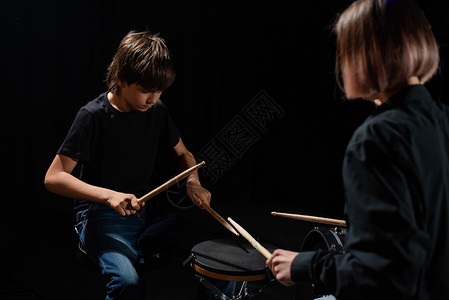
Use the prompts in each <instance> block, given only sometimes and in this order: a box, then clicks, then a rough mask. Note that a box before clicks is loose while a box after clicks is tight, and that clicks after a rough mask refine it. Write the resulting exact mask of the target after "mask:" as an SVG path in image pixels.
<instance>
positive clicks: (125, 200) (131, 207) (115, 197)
mask: <svg viewBox="0 0 449 300" xmlns="http://www.w3.org/2000/svg"><path fill="white" fill-rule="evenodd" d="M106 204H107V205H109V207H111V208H113V209H114V210H115V211H116V212H118V213H119V214H120V215H121V216H129V215H133V214H135V213H136V211H138V210H139V209H140V207H141V206H143V205H145V203H142V204H139V203H138V202H137V198H136V196H134V195H133V194H124V193H119V192H112V193H111V194H110V195H109V196H108V199H107V200H106Z"/></svg>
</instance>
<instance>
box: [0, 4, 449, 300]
mask: <svg viewBox="0 0 449 300" xmlns="http://www.w3.org/2000/svg"><path fill="white" fill-rule="evenodd" d="M350 2H351V1H348V0H338V1H337V0H319V1H317V0H314V1H265V2H263V3H255V4H249V3H246V2H243V1H238V2H237V1H236V2H229V1H227V2H224V1H220V2H217V1H208V2H206V1H204V2H202V3H200V2H190V1H142V0H130V1H112V0H111V1H68V0H67V1H49V0H46V1H30V0H29V1H9V2H8V3H5V4H6V6H5V5H4V6H3V8H2V24H3V25H2V40H3V41H2V47H1V58H0V59H1V62H2V80H1V83H0V84H1V95H2V101H3V102H2V104H3V118H2V120H3V121H2V124H3V126H2V154H3V155H2V160H3V163H2V167H1V169H2V178H3V179H2V182H3V194H4V196H3V209H2V210H1V226H0V228H1V229H0V230H1V233H2V234H1V236H2V242H1V245H2V250H3V252H2V253H4V254H3V256H4V257H3V261H2V263H1V265H2V266H1V268H0V280H1V283H0V286H2V290H0V298H2V293H3V294H14V293H16V294H19V293H22V295H23V297H25V298H23V299H35V298H39V297H40V298H41V299H61V297H64V299H102V297H103V296H102V289H101V286H102V284H101V282H100V283H99V282H98V280H97V278H98V276H97V274H95V273H89V272H88V271H86V270H85V269H84V268H83V266H80V264H79V263H78V261H77V259H76V255H75V246H76V236H75V234H74V231H73V218H72V214H71V210H72V202H71V201H70V200H68V199H64V198H62V197H59V196H55V195H52V194H50V193H48V192H46V191H45V189H44V187H43V178H44V175H45V172H46V170H47V168H48V166H49V165H50V163H51V161H52V159H53V157H54V155H55V151H56V150H57V148H58V147H59V145H60V144H61V143H62V141H63V139H64V137H65V135H66V133H67V131H68V129H69V127H70V125H71V123H72V121H73V119H74V117H75V115H76V112H77V111H78V109H79V108H80V107H81V106H83V105H84V104H85V103H87V102H88V101H90V100H92V99H94V98H95V97H97V96H98V95H99V94H100V93H102V92H103V91H105V84H104V82H103V80H104V75H105V73H106V70H107V65H108V64H109V62H110V60H111V58H112V56H113V54H114V52H115V50H116V48H117V46H118V43H119V42H120V40H121V38H122V37H123V36H124V35H125V34H126V33H127V32H128V31H130V30H137V31H140V30H145V29H149V30H151V31H152V32H159V33H160V34H161V36H162V37H163V38H164V39H165V40H166V42H167V44H168V47H169V48H170V49H171V51H172V53H173V56H174V60H175V66H176V69H177V78H176V81H175V83H174V84H173V86H172V87H170V88H169V89H168V90H167V91H165V92H164V93H163V95H162V100H163V101H164V103H165V104H166V106H167V107H168V109H169V111H170V113H171V116H172V118H173V119H174V121H175V123H176V124H177V126H178V127H179V128H180V129H181V131H182V138H183V140H184V143H185V144H186V145H187V147H188V149H189V150H190V151H191V152H192V153H193V154H194V155H196V156H197V158H198V159H206V161H207V162H208V164H207V165H206V166H205V167H203V168H202V170H201V172H200V176H201V179H202V180H203V184H204V185H205V186H206V187H207V188H209V189H210V190H211V192H212V194H213V202H212V207H214V208H215V209H216V210H217V211H218V212H219V213H221V214H222V215H223V217H227V216H230V217H232V218H233V219H234V220H236V221H237V222H239V223H240V225H242V226H243V227H245V228H246V229H247V230H248V231H249V232H250V233H252V234H253V235H254V236H256V237H259V238H260V239H261V241H269V242H272V243H275V244H276V245H278V246H280V247H284V248H288V249H296V250H298V249H299V246H300V243H301V241H302V240H303V238H304V237H305V234H306V233H307V231H308V230H310V229H312V228H313V224H310V223H304V222H301V221H294V220H287V219H281V218H277V217H272V216H271V215H270V212H271V211H282V212H292V213H304V214H313V215H319V216H325V217H334V218H343V204H344V195H343V190H342V187H341V175H340V168H341V163H342V158H343V153H344V150H345V146H346V143H347V142H348V140H349V138H350V136H351V134H352V133H353V131H354V129H355V128H356V127H357V126H358V125H359V124H361V122H363V120H364V119H365V118H366V117H367V115H368V114H369V113H370V112H371V111H372V110H373V109H374V107H373V105H372V104H371V103H368V102H366V101H363V100H357V101H347V100H344V99H343V97H342V94H341V92H340V91H339V89H338V88H337V87H336V84H335V78H334V52H335V40H334V36H333V35H332V32H331V30H330V26H331V24H332V22H333V21H334V19H335V16H336V14H337V13H338V12H340V11H341V10H342V9H344V8H345V7H346V6H347V5H348V3H350ZM420 4H421V6H422V8H423V9H424V10H425V12H426V14H427V16H428V18H429V19H430V22H431V24H432V27H433V29H434V32H435V34H436V36H437V39H438V41H439V43H440V48H441V57H442V64H441V70H440V72H439V74H438V75H437V76H436V77H435V78H433V79H432V81H431V82H430V83H429V84H428V88H429V89H430V91H431V93H432V94H433V96H434V97H435V98H436V99H438V100H439V101H442V102H445V103H448V102H449V90H448V83H449V82H448V80H449V79H448V78H449V77H448V76H449V75H448V73H449V72H448V67H447V62H448V59H449V57H448V55H449V50H448V48H449V23H448V19H447V18H446V17H445V16H444V8H443V6H444V5H443V4H444V1H442V0H441V1H432V2H430V1H420ZM3 22H6V24H4V23H3ZM111 163H113V162H111ZM175 173H176V168H175V167H174V164H173V162H171V161H167V160H166V159H165V158H161V160H160V161H159V167H158V173H157V175H158V176H157V177H158V178H155V179H154V180H155V183H157V182H162V181H163V180H165V179H168V177H169V176H173V175H175ZM161 201H163V199H162V200H161ZM174 212H175V213H178V214H179V215H180V216H181V217H183V218H186V219H188V220H189V221H193V222H196V223H198V224H199V225H200V226H211V227H214V226H216V230H217V231H219V230H222V229H221V228H220V226H219V225H217V224H215V221H214V220H213V219H211V218H210V216H208V215H207V214H206V213H205V212H203V211H200V210H198V209H195V208H193V209H187V210H185V209H184V210H177V209H174ZM171 284H172V285H173V286H174V287H176V286H178V287H180V286H182V282H181V283H180V282H171ZM83 290H84V292H83ZM89 290H92V292H90V293H89V292H88V291H89ZM289 293H290V292H289V291H288V290H287V289H285V290H281V291H280V292H279V295H281V294H282V295H284V294H285V295H286V296H285V297H288V295H290V294H289ZM17 297H18V296H17ZM26 297H29V298H26ZM33 297H34V298H33ZM279 297H280V298H281V296H279ZM4 298H5V297H3V298H2V299H4ZM6 299H8V298H6ZM9 299H22V298H13V296H10V298H9ZM272 299H274V298H272Z"/></svg>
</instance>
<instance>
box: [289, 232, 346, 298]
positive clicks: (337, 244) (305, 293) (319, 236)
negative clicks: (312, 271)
mask: <svg viewBox="0 0 449 300" xmlns="http://www.w3.org/2000/svg"><path fill="white" fill-rule="evenodd" d="M345 242H346V228H344V227H327V226H317V227H315V228H314V229H313V230H311V231H309V233H308V234H307V235H306V237H305V238H304V240H303V242H302V245H301V251H314V250H319V249H320V250H325V251H331V252H342V253H344V252H345ZM320 296H323V295H319V294H317V293H316V292H315V289H314V287H313V286H312V285H310V286H309V285H304V284H297V285H296V286H295V299H301V300H312V299H315V300H316V299H318V298H317V297H320ZM319 299H335V297H334V296H331V295H328V296H326V297H325V298H319Z"/></svg>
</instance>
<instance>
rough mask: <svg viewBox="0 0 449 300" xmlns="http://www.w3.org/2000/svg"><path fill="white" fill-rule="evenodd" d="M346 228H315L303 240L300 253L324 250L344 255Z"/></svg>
mask: <svg viewBox="0 0 449 300" xmlns="http://www.w3.org/2000/svg"><path fill="white" fill-rule="evenodd" d="M346 234H347V231H346V228H344V227H327V226H317V227H315V228H314V229H313V230H311V231H309V233H308V234H307V235H306V237H305V238H304V240H303V242H302V244H301V251H314V250H318V249H321V250H326V251H336V252H342V253H344V252H345V251H346V248H345V243H346Z"/></svg>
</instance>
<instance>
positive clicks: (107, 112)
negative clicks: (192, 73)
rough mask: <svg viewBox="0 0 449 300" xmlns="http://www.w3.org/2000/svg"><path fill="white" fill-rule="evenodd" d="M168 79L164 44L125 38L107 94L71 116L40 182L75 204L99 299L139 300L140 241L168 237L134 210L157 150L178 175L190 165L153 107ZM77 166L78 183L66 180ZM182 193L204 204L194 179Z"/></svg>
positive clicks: (141, 209) (205, 196)
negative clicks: (103, 285) (103, 292)
mask: <svg viewBox="0 0 449 300" xmlns="http://www.w3.org/2000/svg"><path fill="white" fill-rule="evenodd" d="M174 79H175V70H174V68H173V65H172V61H171V57H170V53H169V51H168V49H167V47H166V45H165V42H164V40H163V39H161V38H160V37H159V36H158V35H157V34H156V35H155V34H151V33H150V32H139V33H138V32H130V33H128V34H127V35H126V36H125V37H124V38H123V40H122V41H121V43H120V45H119V47H118V50H117V53H116V54H115V56H114V58H113V60H112V63H111V64H110V66H109V69H108V74H107V77H106V82H107V85H108V92H107V93H104V94H102V95H100V96H99V97H98V98H96V99H95V100H93V101H91V102H89V103H87V104H86V105H85V106H84V107H82V108H81V109H80V110H79V112H78V114H77V116H76V119H75V121H74V123H73V125H72V127H71V129H70V131H69V133H68V135H67V137H66V139H65V141H64V143H63V144H62V146H61V147H60V148H59V150H58V151H57V155H56V157H55V158H54V160H53V162H52V164H51V166H50V167H49V169H48V171H47V174H46V176H45V186H46V188H47V189H48V190H49V191H51V192H54V193H57V194H60V195H62V196H65V197H69V198H73V199H76V200H75V203H76V207H75V212H76V221H77V230H78V233H79V235H80V241H81V243H82V245H83V246H84V248H85V249H86V251H87V253H88V255H89V256H90V257H91V258H92V259H93V260H94V261H96V262H97V263H98V264H99V266H100V267H101V269H102V273H103V274H104V275H106V277H107V278H108V284H107V296H106V299H144V285H143V282H142V276H141V270H140V264H139V261H140V259H141V251H140V249H139V243H140V240H141V238H142V236H151V235H154V234H155V233H156V232H158V233H160V232H163V231H164V230H165V231H170V230H171V229H172V225H173V223H172V222H171V220H170V219H164V218H160V217H155V216H154V213H153V211H151V212H150V211H148V212H147V211H146V206H145V205H144V204H141V205H139V203H138V202H137V198H138V197H140V196H142V195H144V194H146V193H147V192H148V191H149V190H150V186H151V185H150V183H151V176H152V172H153V168H154V164H155V160H156V154H157V152H158V150H162V151H172V152H173V153H174V155H175V157H176V159H177V161H178V163H179V166H180V169H182V170H184V169H187V168H189V167H192V166H194V165H195V164H196V162H195V159H194V157H193V155H192V154H191V153H190V152H189V151H188V150H187V148H186V147H185V146H184V144H183V142H182V140H181V138H180V133H179V131H178V129H177V128H176V127H175V125H174V124H173V122H172V120H171V119H170V116H169V114H168V112H167V110H166V108H165V106H164V105H163V103H162V102H161V101H160V100H159V98H160V96H161V93H162V92H163V91H164V90H165V89H166V88H168V87H169V86H170V85H171V84H172V83H173V81H174ZM77 165H79V167H80V175H79V178H76V177H74V176H73V175H72V174H71V173H72V171H73V170H74V168H75V166H77ZM187 193H188V195H189V197H190V199H191V200H192V201H193V202H194V203H195V205H196V206H198V207H201V206H202V204H203V203H204V202H206V203H209V202H210V198H211V195H210V193H209V192H208V191H207V190H205V189H204V188H202V186H201V183H200V181H199V179H198V173H197V172H193V173H192V174H191V175H189V176H188V178H187ZM150 214H151V217H148V215H150ZM152 228H154V229H153V232H151V230H152ZM173 234H176V232H174V233H173ZM180 241H181V242H183V245H182V246H186V245H188V246H190V247H192V246H193V245H190V244H189V243H192V241H189V240H186V238H184V239H182V238H181V239H180ZM189 250H190V249H189Z"/></svg>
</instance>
